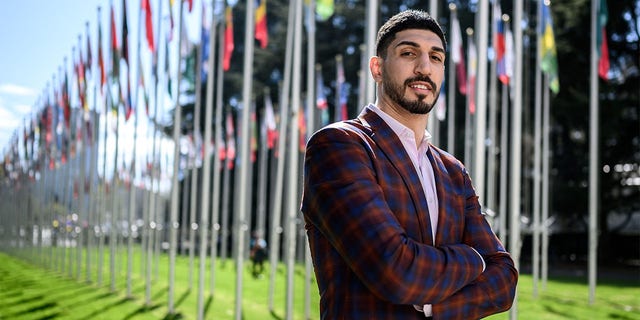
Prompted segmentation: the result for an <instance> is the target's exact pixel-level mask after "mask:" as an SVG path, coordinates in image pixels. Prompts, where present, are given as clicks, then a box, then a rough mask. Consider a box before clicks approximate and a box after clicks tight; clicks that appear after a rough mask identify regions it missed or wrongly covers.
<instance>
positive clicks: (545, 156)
mask: <svg viewBox="0 0 640 320" xmlns="http://www.w3.org/2000/svg"><path fill="white" fill-rule="evenodd" d="M542 83H543V88H542V92H543V115H542V146H543V148H542V204H541V207H542V225H541V237H542V241H541V242H542V258H541V264H542V267H541V275H540V276H541V278H542V290H545V289H546V288H547V274H548V270H549V269H548V266H549V228H550V226H551V224H550V220H549V161H551V159H550V152H551V147H550V146H551V137H550V136H549V135H550V133H549V121H550V119H549V117H550V116H549V77H548V76H546V75H545V80H544V81H542Z"/></svg>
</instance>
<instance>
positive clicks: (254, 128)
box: [250, 103, 258, 163]
mask: <svg viewBox="0 0 640 320" xmlns="http://www.w3.org/2000/svg"><path fill="white" fill-rule="evenodd" d="M255 107H256V106H255V103H254V104H253V110H251V141H250V146H251V162H252V163H255V162H256V159H257V158H258V121H257V119H256V111H255V109H256V108H255Z"/></svg>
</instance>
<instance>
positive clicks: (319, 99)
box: [316, 64, 329, 126]
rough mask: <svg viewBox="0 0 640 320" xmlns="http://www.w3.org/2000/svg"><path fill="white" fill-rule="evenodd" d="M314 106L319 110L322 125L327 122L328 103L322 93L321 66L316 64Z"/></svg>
mask: <svg viewBox="0 0 640 320" xmlns="http://www.w3.org/2000/svg"><path fill="white" fill-rule="evenodd" d="M316 108H318V110H320V119H321V121H322V125H323V126H325V125H327V124H329V103H328V102H327V96H326V95H325V93H324V80H323V79H322V67H321V66H320V65H319V64H318V65H316Z"/></svg>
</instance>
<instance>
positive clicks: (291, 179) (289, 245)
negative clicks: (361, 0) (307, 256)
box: [285, 0, 302, 320]
mask: <svg viewBox="0 0 640 320" xmlns="http://www.w3.org/2000/svg"><path fill="white" fill-rule="evenodd" d="M293 4H294V6H295V13H296V14H295V18H294V26H293V28H294V29H293V30H294V34H293V68H292V71H293V72H292V78H291V113H290V117H291V119H290V120H291V131H290V132H289V137H290V139H289V154H288V160H289V172H290V174H289V175H288V179H287V180H288V181H287V190H288V193H287V196H286V199H287V202H286V212H287V215H286V219H285V221H286V223H285V239H286V244H285V248H286V254H285V257H286V267H287V276H286V278H287V281H286V283H287V293H286V298H285V300H286V309H285V310H286V311H285V319H287V320H290V319H293V289H294V275H295V249H296V234H297V232H296V217H297V215H298V211H299V210H298V205H297V201H298V164H299V159H298V157H299V150H298V149H299V147H300V145H299V134H300V131H299V130H298V129H299V128H298V121H297V120H298V117H299V112H302V110H301V108H300V101H301V100H300V91H301V89H300V84H301V81H300V78H301V74H302V72H301V71H302V70H301V69H302V62H301V56H302V0H295V1H294V3H293ZM291 173H293V174H291Z"/></svg>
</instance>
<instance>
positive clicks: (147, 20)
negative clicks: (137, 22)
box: [141, 0, 156, 52]
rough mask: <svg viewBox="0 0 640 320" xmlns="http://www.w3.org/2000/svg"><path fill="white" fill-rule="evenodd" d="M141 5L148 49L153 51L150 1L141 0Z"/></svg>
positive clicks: (154, 48)
mask: <svg viewBox="0 0 640 320" xmlns="http://www.w3.org/2000/svg"><path fill="white" fill-rule="evenodd" d="M141 6H142V10H144V26H145V30H146V36H147V44H148V45H149V50H151V52H155V50H156V47H155V43H154V39H153V21H152V18H153V15H152V14H151V3H150V2H149V0H142V3H141Z"/></svg>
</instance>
